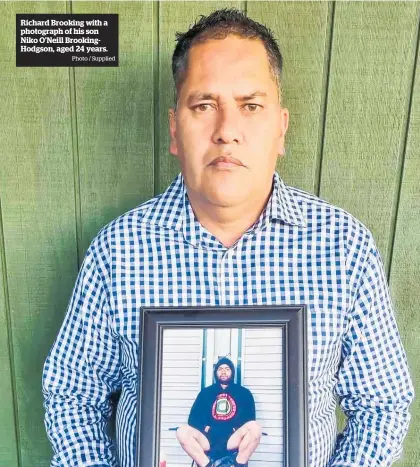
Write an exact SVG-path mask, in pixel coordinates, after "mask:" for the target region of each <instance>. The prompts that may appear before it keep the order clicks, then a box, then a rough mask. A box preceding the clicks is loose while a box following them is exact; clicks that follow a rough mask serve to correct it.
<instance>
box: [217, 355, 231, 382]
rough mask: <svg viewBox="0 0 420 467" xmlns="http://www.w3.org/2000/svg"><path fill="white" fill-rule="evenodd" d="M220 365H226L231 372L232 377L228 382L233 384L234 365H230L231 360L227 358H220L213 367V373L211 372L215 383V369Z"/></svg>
mask: <svg viewBox="0 0 420 467" xmlns="http://www.w3.org/2000/svg"><path fill="white" fill-rule="evenodd" d="M221 365H227V366H228V367H229V368H230V369H231V371H232V376H231V378H230V380H229V382H233V381H234V380H235V365H234V364H233V363H232V360H229V359H228V358H227V357H222V358H221V359H220V360H219V361H218V362H217V363H216V365H215V366H214V371H213V375H214V379H215V380H216V381H218V379H217V374H216V373H217V369H218V368H219V366H221Z"/></svg>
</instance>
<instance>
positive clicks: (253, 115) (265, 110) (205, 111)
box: [169, 36, 288, 207]
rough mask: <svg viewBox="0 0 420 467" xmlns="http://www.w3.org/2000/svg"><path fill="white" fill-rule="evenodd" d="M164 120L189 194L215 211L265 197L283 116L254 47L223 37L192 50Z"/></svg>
mask: <svg viewBox="0 0 420 467" xmlns="http://www.w3.org/2000/svg"><path fill="white" fill-rule="evenodd" d="M169 117H170V133H171V144H170V151H171V153H172V154H174V155H175V156H176V157H177V159H178V160H179V162H180V165H181V170H182V173H183V175H184V179H185V182H186V185H187V188H188V192H189V194H190V195H192V196H194V197H195V198H196V199H200V201H201V202H204V204H206V205H208V206H210V205H213V206H214V207H232V206H240V205H243V206H247V205H251V206H252V203H255V202H256V201H257V202H258V201H259V202H260V203H261V201H264V200H266V199H267V198H268V196H269V194H270V191H271V186H272V177H273V173H274V170H275V165H276V160H277V158H278V156H279V154H281V153H282V150H283V147H284V135H285V133H286V130H287V125H288V111H287V109H283V108H282V107H281V105H280V103H279V97H278V89H277V85H276V82H275V81H274V77H273V75H272V73H271V70H270V67H269V61H268V57H267V53H266V50H265V48H264V45H263V43H262V42H261V41H259V40H251V39H243V38H239V37H237V36H228V37H227V38H225V39H223V40H209V41H207V42H204V43H202V44H197V45H194V46H193V47H192V48H191V49H190V51H189V56H188V69H187V71H186V75H185V79H184V81H183V83H182V84H181V86H180V89H179V92H178V106H177V109H176V111H174V110H172V109H171V110H170V113H169Z"/></svg>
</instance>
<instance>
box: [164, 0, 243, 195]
mask: <svg viewBox="0 0 420 467" xmlns="http://www.w3.org/2000/svg"><path fill="white" fill-rule="evenodd" d="M241 6H242V2H224V1H222V2H216V1H215V2H190V1H185V2H160V5H159V116H160V117H159V122H158V125H159V130H160V131H159V133H160V139H159V159H160V162H159V185H158V186H159V189H158V191H164V190H165V189H166V188H167V186H168V185H169V184H170V183H171V181H172V180H173V178H174V177H175V175H176V174H177V173H179V171H180V169H179V165H178V162H177V160H176V159H175V157H174V156H172V155H171V154H170V153H169V125H168V109H169V108H170V107H173V105H174V91H173V89H174V87H173V80H172V71H171V60H172V53H173V51H174V48H175V45H176V42H175V32H177V31H179V32H184V31H187V30H188V28H189V26H190V25H192V24H194V22H195V20H196V19H197V18H198V17H199V15H207V14H210V13H211V12H212V11H214V10H217V9H219V8H230V7H234V8H238V9H240V8H241Z"/></svg>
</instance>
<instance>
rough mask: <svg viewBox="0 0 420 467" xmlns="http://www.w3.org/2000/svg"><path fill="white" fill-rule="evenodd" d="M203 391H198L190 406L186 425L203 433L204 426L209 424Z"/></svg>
mask: <svg viewBox="0 0 420 467" xmlns="http://www.w3.org/2000/svg"><path fill="white" fill-rule="evenodd" d="M206 400H207V399H206V397H205V394H204V391H203V390H202V391H200V392H199V394H198V396H197V398H196V399H195V401H194V404H193V405H192V407H191V411H190V415H189V417H188V425H190V426H192V427H193V428H196V429H197V430H199V431H201V432H202V433H205V431H204V428H205V427H206V426H210V422H209V420H208V407H207V405H208V404H207V403H206Z"/></svg>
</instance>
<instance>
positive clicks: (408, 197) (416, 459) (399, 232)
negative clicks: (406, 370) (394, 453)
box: [390, 58, 420, 467]
mask: <svg viewBox="0 0 420 467" xmlns="http://www.w3.org/2000/svg"><path fill="white" fill-rule="evenodd" d="M419 148H420V59H419V58H418V59H417V67H416V81H415V85H414V92H413V101H412V107H411V115H410V125H409V132H408V139H407V149H406V157H405V164H404V172H403V178H402V186H401V196H400V200H399V205H398V216H397V224H396V234H395V243H394V249H393V255H392V262H391V271H390V284H391V294H392V296H393V298H394V299H395V307H396V312H397V318H398V325H399V330H400V333H401V337H402V340H403V343H404V346H405V349H406V352H407V357H408V362H409V365H410V370H411V376H412V379H413V382H414V386H415V391H416V393H417V395H418V394H420V359H419V357H418V356H419V353H420V315H419V303H420V289H419V283H420V235H419V232H420V183H419V174H420V157H419ZM411 414H412V421H411V425H410V430H409V432H408V435H407V438H406V440H405V443H404V457H403V461H402V462H401V464H399V465H403V466H405V467H417V466H419V465H420V450H419V447H418V446H419V443H418V437H419V431H420V417H419V414H420V398H419V397H418V396H417V397H416V398H415V400H414V403H413V405H412V407H411Z"/></svg>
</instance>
